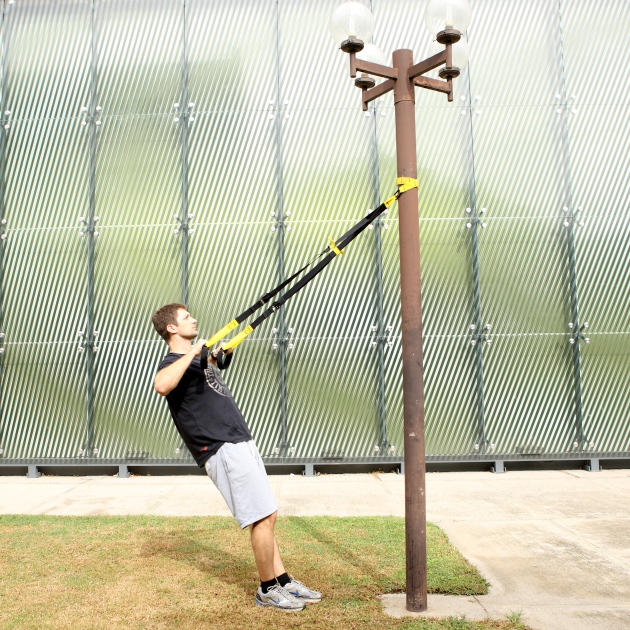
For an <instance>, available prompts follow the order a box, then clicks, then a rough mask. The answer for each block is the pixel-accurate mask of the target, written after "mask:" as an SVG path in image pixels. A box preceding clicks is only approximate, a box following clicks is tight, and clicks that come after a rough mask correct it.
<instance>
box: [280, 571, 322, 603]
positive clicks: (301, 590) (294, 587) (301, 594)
mask: <svg viewBox="0 0 630 630" xmlns="http://www.w3.org/2000/svg"><path fill="white" fill-rule="evenodd" d="M289 577H290V578H291V581H290V582H289V583H288V584H285V586H284V588H285V589H286V590H287V591H289V593H291V595H293V597H295V598H296V599H297V600H298V601H303V602H313V603H314V602H321V601H322V594H321V593H320V592H319V591H314V590H313V589H311V588H308V586H304V584H302V582H300V581H298V580H296V579H295V578H294V577H293V576H292V575H290V576H289Z"/></svg>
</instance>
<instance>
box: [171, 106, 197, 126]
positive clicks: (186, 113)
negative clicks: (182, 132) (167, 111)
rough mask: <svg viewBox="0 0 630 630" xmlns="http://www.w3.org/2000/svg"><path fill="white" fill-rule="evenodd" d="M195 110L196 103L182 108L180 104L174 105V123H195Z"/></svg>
mask: <svg viewBox="0 0 630 630" xmlns="http://www.w3.org/2000/svg"><path fill="white" fill-rule="evenodd" d="M194 109H195V104H194V103H192V102H191V103H188V107H181V106H180V104H179V103H173V111H174V113H175V117H174V118H173V122H174V123H178V122H182V123H194V122H195V117H194V115H193V110H194Z"/></svg>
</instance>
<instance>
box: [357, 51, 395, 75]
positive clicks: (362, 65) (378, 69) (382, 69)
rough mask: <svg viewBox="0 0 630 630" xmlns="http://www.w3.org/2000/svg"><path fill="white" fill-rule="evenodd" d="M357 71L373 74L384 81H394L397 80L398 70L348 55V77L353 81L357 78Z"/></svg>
mask: <svg viewBox="0 0 630 630" xmlns="http://www.w3.org/2000/svg"><path fill="white" fill-rule="evenodd" d="M357 70H358V71H359V72H367V73H368V74H374V75H376V76H377V77H383V78H384V79H394V81H395V80H396V79H397V78H398V68H390V67H389V66H382V65H381V64H380V63H372V62H371V61H364V60H363V59H357V56H356V54H355V53H350V76H351V77H352V78H353V79H354V78H355V77H356V76H357Z"/></svg>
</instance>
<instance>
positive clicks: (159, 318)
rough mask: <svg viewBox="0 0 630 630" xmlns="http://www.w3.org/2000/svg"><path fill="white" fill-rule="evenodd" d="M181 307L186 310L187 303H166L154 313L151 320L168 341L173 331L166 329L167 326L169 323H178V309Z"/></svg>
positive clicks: (158, 332) (161, 335)
mask: <svg viewBox="0 0 630 630" xmlns="http://www.w3.org/2000/svg"><path fill="white" fill-rule="evenodd" d="M180 309H183V310H186V305H185V304H180V303H179V302H173V304H166V305H165V306H163V307H162V308H159V309H158V310H157V311H155V313H153V317H152V318H151V321H152V322H153V327H154V328H155V330H156V332H157V334H158V335H160V337H162V339H164V341H166V343H168V340H169V338H170V336H171V333H169V332H168V330H166V327H167V326H168V325H169V324H172V325H173V326H175V325H177V311H179V310H180Z"/></svg>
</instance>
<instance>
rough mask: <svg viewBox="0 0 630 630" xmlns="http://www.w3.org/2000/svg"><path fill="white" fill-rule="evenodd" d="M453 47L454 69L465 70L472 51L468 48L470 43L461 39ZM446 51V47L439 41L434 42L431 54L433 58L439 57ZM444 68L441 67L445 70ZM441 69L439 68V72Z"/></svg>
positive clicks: (430, 50)
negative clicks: (434, 56)
mask: <svg viewBox="0 0 630 630" xmlns="http://www.w3.org/2000/svg"><path fill="white" fill-rule="evenodd" d="M452 46H453V68H459V69H460V70H463V69H464V68H465V67H466V65H467V64H468V58H469V57H470V49H469V48H468V42H467V41H466V40H465V39H463V38H462V39H460V40H459V41H458V42H456V43H455V44H452ZM443 50H444V46H442V44H440V43H439V42H437V41H432V42H431V46H430V49H429V52H430V54H431V56H433V55H437V54H438V53H440V52H442V51H443ZM443 67H444V66H440V68H443ZM440 68H437V71H438V72H439V70H440Z"/></svg>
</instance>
